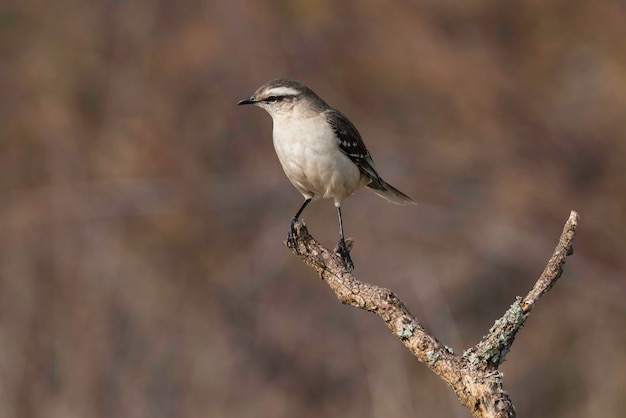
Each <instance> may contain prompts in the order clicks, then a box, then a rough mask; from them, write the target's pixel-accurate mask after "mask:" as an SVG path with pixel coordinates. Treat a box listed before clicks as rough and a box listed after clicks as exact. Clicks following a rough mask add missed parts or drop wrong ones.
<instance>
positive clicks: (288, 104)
mask: <svg viewBox="0 0 626 418" xmlns="http://www.w3.org/2000/svg"><path fill="white" fill-rule="evenodd" d="M237 104H238V105H246V104H253V105H256V106H259V107H262V108H263V109H265V110H266V111H267V112H268V113H269V114H270V115H271V116H272V117H277V116H278V117H282V116H290V115H293V114H294V113H298V114H308V113H310V114H318V113H320V112H322V111H324V110H325V109H326V108H328V105H327V104H326V103H325V102H324V101H323V100H322V99H320V98H319V96H318V95H317V94H315V93H314V92H313V90H311V89H310V88H308V87H307V86H305V85H304V84H302V83H300V82H298V81H295V80H290V79H284V78H281V79H278V80H273V81H270V82H268V83H265V84H263V85H262V86H261V87H259V88H258V89H257V91H255V92H254V94H253V95H252V96H250V97H248V98H245V99H243V100H241V101H240V102H239V103H237Z"/></svg>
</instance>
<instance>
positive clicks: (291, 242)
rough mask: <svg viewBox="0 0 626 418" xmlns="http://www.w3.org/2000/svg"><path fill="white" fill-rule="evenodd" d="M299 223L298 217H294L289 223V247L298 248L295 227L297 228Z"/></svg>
mask: <svg viewBox="0 0 626 418" xmlns="http://www.w3.org/2000/svg"><path fill="white" fill-rule="evenodd" d="M297 223H298V220H297V219H296V218H293V219H292V220H291V223H290V224H289V232H288V233H287V247H289V248H298V247H297V246H296V235H295V228H296V224H297Z"/></svg>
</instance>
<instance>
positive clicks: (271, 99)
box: [267, 96, 278, 102]
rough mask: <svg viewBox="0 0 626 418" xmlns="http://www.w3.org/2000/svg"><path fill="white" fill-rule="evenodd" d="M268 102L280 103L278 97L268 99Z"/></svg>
mask: <svg viewBox="0 0 626 418" xmlns="http://www.w3.org/2000/svg"><path fill="white" fill-rule="evenodd" d="M267 101H268V102H277V101H278V96H270V97H268V98H267Z"/></svg>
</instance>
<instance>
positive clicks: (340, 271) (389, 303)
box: [285, 211, 579, 418]
mask: <svg viewBox="0 0 626 418" xmlns="http://www.w3.org/2000/svg"><path fill="white" fill-rule="evenodd" d="M578 221H579V216H578V214H577V213H576V212H574V211H572V212H571V214H570V216H569V218H568V220H567V222H566V223H565V226H564V228H563V232H562V234H561V237H560V239H559V242H558V244H557V246H556V249H555V251H554V253H553V254H552V256H551V257H550V259H549V261H548V263H547V265H546V267H545V269H544V270H543V273H542V274H541V275H540V277H539V279H538V280H537V282H536V283H535V285H534V286H533V288H532V289H531V290H530V292H529V293H528V294H527V295H526V296H524V297H523V298H522V297H518V298H517V299H516V300H515V301H514V302H513V304H512V305H511V307H510V308H509V309H508V310H507V311H506V312H505V313H504V315H503V316H502V317H501V318H499V319H498V320H496V321H495V323H494V324H493V326H492V327H491V328H490V329H489V332H488V333H487V335H485V336H484V337H483V338H482V340H481V341H480V342H478V344H476V345H475V346H473V347H470V348H469V349H467V350H465V351H464V352H463V353H462V354H460V355H459V354H455V353H454V352H453V350H452V349H450V348H449V347H447V346H446V345H444V344H442V343H441V342H439V341H438V340H437V339H436V338H435V337H433V336H432V335H430V334H429V333H428V332H427V331H426V330H425V329H424V327H423V326H422V324H421V323H420V322H419V321H418V319H417V318H416V317H414V316H413V315H412V314H411V313H410V312H409V310H408V309H407V307H406V306H405V305H404V303H403V302H402V301H401V300H400V299H399V298H398V297H397V296H396V294H395V293H394V292H392V291H391V290H389V289H386V288H383V287H379V286H375V285H372V284H368V283H364V282H361V281H359V280H358V279H357V278H356V277H355V276H354V275H353V273H352V272H351V271H349V270H348V269H346V267H345V266H344V265H343V263H342V261H341V259H340V257H339V256H338V255H337V254H335V253H334V252H331V251H329V250H328V249H326V248H324V247H323V246H322V245H321V244H320V243H319V242H317V241H316V240H315V239H314V238H313V237H312V236H311V235H310V234H309V231H308V230H307V228H306V226H305V225H304V224H303V223H302V222H296V223H295V224H294V226H293V235H294V238H295V239H294V240H293V241H291V242H286V243H285V245H287V247H289V248H290V249H291V251H292V252H293V253H294V254H295V255H297V256H298V257H300V259H301V260H302V261H304V263H305V264H307V265H308V266H309V267H311V268H312V269H313V270H314V271H315V272H316V273H317V275H318V276H319V277H320V278H321V279H322V280H324V281H325V282H326V283H327V284H328V285H329V286H330V288H331V289H332V290H333V291H334V292H335V294H336V295H337V298H338V299H339V300H340V301H341V303H343V304H346V305H350V306H354V307H355V308H360V309H364V310H366V311H370V312H372V313H374V314H376V315H377V316H378V317H380V318H381V319H382V320H383V322H385V324H386V325H387V327H388V328H389V329H390V330H391V332H392V333H393V334H394V335H395V336H396V337H397V338H398V339H399V340H400V341H401V342H402V343H403V344H404V345H405V346H406V347H407V348H408V349H409V351H411V353H413V355H414V356H415V357H417V359H418V360H419V361H421V362H422V363H424V364H425V365H426V366H427V367H428V368H430V369H431V370H432V371H433V372H434V373H435V374H437V375H438V376H439V377H440V378H441V379H443V380H444V381H445V382H446V383H447V384H448V385H449V386H450V387H451V388H452V390H454V392H455V393H456V395H457V396H458V398H459V401H460V402H461V403H462V404H463V405H465V406H466V407H467V408H468V409H469V410H470V412H471V414H472V417H474V418H478V417H489V418H492V417H493V418H501V417H509V418H511V417H515V408H514V407H513V403H512V402H511V400H510V398H509V396H508V394H507V392H506V391H505V390H504V387H503V382H502V373H501V372H500V371H499V370H498V367H499V366H500V365H501V364H502V363H503V362H504V359H505V357H506V354H507V353H508V352H509V350H510V349H511V346H512V344H513V341H514V340H515V336H516V335H517V333H518V332H519V330H520V329H521V328H522V327H523V326H524V323H525V322H526V319H527V318H528V315H529V314H530V312H531V311H532V309H533V307H534V306H535V304H536V303H537V302H538V301H539V299H540V298H541V297H542V296H543V295H545V294H546V293H547V292H548V291H550V289H551V288H552V286H554V284H555V283H556V282H557V280H558V279H559V278H560V277H561V275H562V273H563V267H564V265H565V261H566V258H567V257H568V256H569V255H572V254H573V246H572V242H573V240H574V236H575V234H576V228H577V226H578ZM348 246H349V247H351V246H352V243H351V242H350V243H348Z"/></svg>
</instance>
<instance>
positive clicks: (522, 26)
mask: <svg viewBox="0 0 626 418" xmlns="http://www.w3.org/2000/svg"><path fill="white" fill-rule="evenodd" d="M625 21H626V6H624V3H623V2H608V1H598V2H588V1H572V0H561V1H507V2H501V1H493V2H473V1H463V2H457V1H448V0H444V1H426V2H403V3H399V2H381V1H375V0H359V1H358V2H357V1H346V2H337V1H331V0H323V1H302V0H299V1H254V2H252V1H250V2H242V1H204V2H199V1H178V2H174V1H121V0H119V1H116V0H98V1H91V2H81V1H72V0H60V1H55V2H37V1H30V0H23V1H19V2H18V1H9V2H5V3H4V5H3V6H2V8H0V52H1V54H2V58H1V60H0V117H1V120H0V141H1V142H0V193H1V195H0V196H1V199H0V416H2V417H9V418H11V417H20V418H22V417H24V418H27V417H51V418H66V417H69V418H72V417H81V418H84V417H319V416H324V417H414V416H421V417H466V416H468V414H467V413H466V412H465V411H464V410H463V409H462V408H461V407H460V406H459V405H457V402H456V400H455V397H454V395H453V394H452V392H451V391H450V390H449V389H448V388H447V387H446V386H445V385H444V384H443V383H442V382H440V381H439V380H438V379H437V378H436V377H435V376H433V375H431V374H430V372H429V371H428V370H427V369H426V367H424V366H423V365H421V364H419V363H417V362H416V361H415V359H414V358H412V357H411V355H410V354H409V353H408V352H407V351H406V350H405V349H404V348H403V347H402V345H401V344H400V343H399V342H398V341H397V340H396V339H395V338H394V337H393V336H392V335H390V333H389V332H388V331H387V329H386V328H385V327H384V325H383V324H382V323H381V322H380V321H379V320H378V319H377V318H376V317H374V316H373V315H371V314H368V313H365V312H362V311H357V310H354V309H352V308H348V307H345V306H342V305H340V304H338V303H337V301H336V299H335V297H334V296H333V294H332V293H331V292H330V290H329V289H328V288H327V287H326V286H325V285H324V284H323V283H322V282H321V281H319V280H318V279H316V278H315V277H314V275H313V274H312V272H311V271H310V270H309V269H307V268H306V267H305V266H304V265H303V264H302V263H300V262H299V261H298V260H297V259H296V258H295V257H294V256H292V255H291V254H289V252H288V250H287V249H285V248H284V247H283V246H282V245H281V243H282V241H283V239H284V238H285V235H286V231H287V226H288V222H289V219H290V218H291V216H293V214H294V212H295V210H296V209H297V207H298V206H299V205H300V203H301V197H300V195H299V194H298V193H297V192H296V190H295V189H293V188H292V186H291V185H290V184H289V183H288V181H287V180H286V179H285V177H284V175H283V173H282V171H281V169H280V166H279V164H278V162H277V160H276V157H275V155H274V152H273V149H272V145H271V120H270V118H269V116H268V115H266V114H265V113H264V112H263V111H262V110H260V109H254V108H238V107H237V106H235V103H236V102H237V101H238V100H239V99H241V98H243V97H246V96H248V95H249V94H251V93H252V92H253V91H254V90H255V89H256V88H257V87H258V86H259V85H260V84H262V83H264V82H266V81H267V80H269V79H272V78H276V77H282V76H289V77H293V78H296V79H299V80H301V81H303V82H305V83H307V84H309V85H310V86H311V87H312V88H313V89H314V90H316V91H317V92H318V93H319V94H320V95H321V96H322V97H324V98H325V99H326V100H327V101H328V102H330V103H331V104H332V105H333V106H335V107H337V108H339V109H340V110H342V111H343V112H344V113H346V114H347V115H348V116H349V117H350V118H351V119H352V121H353V122H354V123H355V124H356V125H357V126H358V127H359V129H360V131H361V133H362V135H363V137H364V139H365V141H366V143H367V145H368V147H369V149H370V151H371V152H372V154H373V156H374V159H375V161H376V163H377V166H378V168H379V171H380V172H381V173H382V174H383V176H384V177H385V178H386V179H387V180H388V181H389V182H390V183H392V184H394V185H395V186H397V187H398V188H400V189H401V190H403V191H404V192H406V193H407V194H409V195H411V196H412V197H414V198H415V199H416V200H418V201H419V202H420V203H421V204H420V205H419V206H416V207H398V206H394V205H390V204H388V203H386V202H385V201H384V200H382V199H380V198H378V197H376V196H375V195H374V194H372V193H371V192H369V191H360V192H358V193H357V194H355V196H353V198H351V199H350V200H348V201H347V202H346V204H345V205H344V215H345V220H346V222H345V223H346V225H345V227H346V231H347V235H348V236H352V237H354V238H355V240H356V244H355V248H354V250H353V259H354V261H355V263H356V268H357V270H356V272H357V274H358V276H359V278H360V279H362V280H365V281H368V282H372V283H375V284H378V285H382V286H386V287H390V288H392V289H394V290H395V291H396V293H397V294H398V295H399V296H400V297H401V298H402V299H403V300H404V301H405V302H406V303H407V305H408V306H409V307H410V309H411V310H412V312H413V313H414V314H415V315H417V316H418V317H419V318H420V319H421V320H422V321H423V322H424V324H425V325H426V326H427V328H428V329H429V330H430V331H431V332H432V333H433V334H434V335H436V336H437V337H438V338H439V339H440V340H441V341H443V342H444V343H446V344H447V345H449V346H451V347H453V348H454V349H455V350H456V351H458V352H462V350H464V349H465V348H467V347H469V346H470V345H473V344H475V343H476V342H477V341H478V340H479V338H480V337H481V336H482V335H483V334H484V333H485V332H486V330H487V329H488V328H489V327H490V326H491V324H492V323H493V321H494V320H495V319H496V318H497V317H498V316H499V315H500V314H501V313H502V312H504V310H505V309H506V308H507V307H508V306H509V305H510V304H511V303H512V301H513V300H514V298H515V296H516V295H522V294H524V293H525V292H526V291H527V290H528V289H529V288H530V286H531V285H532V284H533V283H534V281H535V279H536V278H537V277H538V275H539V273H540V272H541V270H542V269H543V266H544V265H545V262H546V260H547V259H548V257H549V256H550V254H551V252H552V250H553V248H554V245H555V244H556V240H557V237H558V235H559V233H560V231H561V228H562V226H563V223H564V222H565V220H566V219H567V217H568V215H569V211H570V210H571V209H576V210H578V211H579V212H580V214H581V217H582V220H581V227H580V230H579V234H578V236H577V238H576V245H575V248H576V253H575V256H574V257H572V258H570V260H569V263H568V264H567V267H566V272H565V275H564V277H563V279H562V281H561V282H559V284H558V285H557V287H556V288H554V289H553V291H552V292H551V293H549V294H548V296H547V297H546V298H545V299H544V300H542V302H541V303H540V304H539V306H538V307H537V309H536V311H535V312H534V313H533V315H531V317H530V320H529V322H528V323H527V325H526V328H525V329H524V330H523V331H522V332H521V333H520V335H519V337H518V339H517V341H516V344H515V345H514V347H513V350H512V352H511V353H510V355H509V357H508V361H507V362H506V363H505V364H504V366H503V371H504V373H505V379H506V380H505V387H506V388H507V390H509V392H510V395H511V397H512V399H513V401H514V403H515V405H516V407H517V410H518V412H519V416H521V417H548V416H550V417H617V416H621V414H623V411H624V410H625V409H626V397H625V396H624V387H626V349H625V348H624V347H625V346H626V309H625V306H626V302H625V298H626V283H625V277H624V272H625V271H626V261H625V254H626V240H625V239H624V235H625V232H626V231H625V227H626V197H625V190H626V162H625V156H626V153H625V151H626V116H625V115H626V25H625V24H624V22H625ZM304 219H305V220H306V221H307V224H308V226H309V228H310V231H311V232H312V233H313V234H314V235H315V236H316V237H317V238H319V239H321V240H322V242H324V243H325V244H327V245H328V246H331V247H332V246H333V245H334V244H335V242H336V239H337V224H336V218H335V211H334V208H333V206H332V203H331V202H330V201H323V202H317V203H315V204H313V205H311V206H310V207H309V208H308V209H307V211H306V212H305V215H304Z"/></svg>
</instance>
